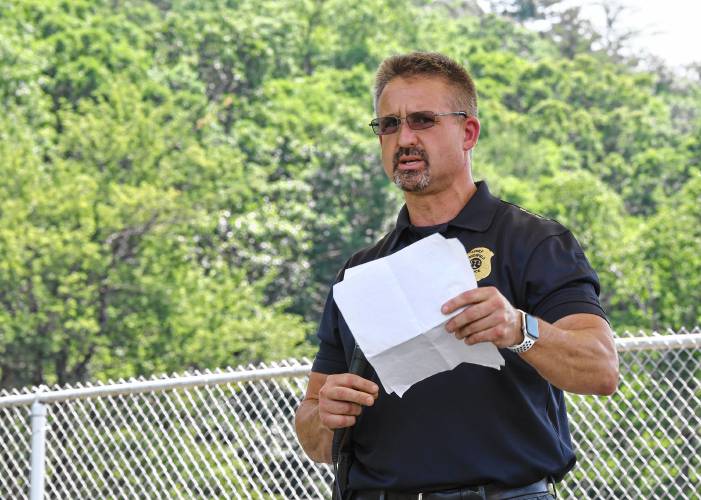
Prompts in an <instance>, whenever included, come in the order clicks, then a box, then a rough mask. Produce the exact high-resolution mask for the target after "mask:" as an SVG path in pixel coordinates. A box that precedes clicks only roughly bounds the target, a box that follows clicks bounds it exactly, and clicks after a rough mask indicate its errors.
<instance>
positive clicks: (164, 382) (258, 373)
mask: <svg viewBox="0 0 701 500" xmlns="http://www.w3.org/2000/svg"><path fill="white" fill-rule="evenodd" d="M698 348H701V333H696V330H694V333H686V334H675V335H653V336H650V337H633V338H617V339H616V349H617V350H618V352H630V351H644V350H646V351H649V350H658V351H659V350H670V349H698ZM310 370H311V363H305V364H296V363H295V364H292V365H289V366H273V367H265V366H264V367H259V368H254V367H249V368H246V369H237V370H233V369H229V370H227V371H221V372H215V373H211V372H209V373H202V374H194V375H174V376H172V377H168V378H154V379H150V380H131V381H124V382H116V383H110V384H104V385H103V384H100V385H90V386H87V387H76V388H67V389H53V390H52V389H49V388H48V387H46V386H39V387H35V388H33V389H32V392H28V393H24V394H12V395H8V396H0V408H7V407H12V406H28V405H31V404H32V403H34V402H40V403H56V402H59V401H66V400H71V399H89V398H97V397H106V396H121V395H129V394H141V393H146V392H161V391H168V390H172V389H183V388H191V387H202V386H212V385H221V384H229V383H237V382H248V381H253V380H268V379H273V378H285V377H301V376H305V375H308V374H309V371H310Z"/></svg>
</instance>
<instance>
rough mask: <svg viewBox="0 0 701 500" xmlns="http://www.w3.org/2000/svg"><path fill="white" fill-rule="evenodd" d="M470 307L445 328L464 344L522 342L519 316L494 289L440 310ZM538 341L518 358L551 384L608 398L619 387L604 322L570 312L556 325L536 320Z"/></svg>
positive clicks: (615, 359) (465, 296) (470, 293)
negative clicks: (570, 313) (538, 334)
mask: <svg viewBox="0 0 701 500" xmlns="http://www.w3.org/2000/svg"><path fill="white" fill-rule="evenodd" d="M465 305H469V306H470V307H468V308H467V309H465V310H464V311H463V312H461V313H460V314H458V315H457V316H456V317H454V318H453V319H451V320H450V321H449V322H448V324H447V325H446V328H447V329H448V331H449V332H451V333H453V334H454V335H455V336H456V338H459V339H462V340H464V341H465V343H466V344H476V343H478V342H493V343H494V344H495V345H497V346H498V347H508V346H512V345H516V344H518V343H520V342H521V341H522V340H523V334H522V333H521V315H520V314H519V313H518V311H517V310H516V309H515V308H514V307H513V306H511V304H510V303H509V301H508V300H506V298H505V297H504V296H503V295H502V294H501V293H500V292H499V291H498V290H497V289H496V288H494V287H484V288H477V289H474V290H470V291H468V292H465V293H462V294H460V295H458V296H457V297H455V298H453V299H451V300H450V301H448V302H447V303H446V304H445V305H444V307H443V309H442V311H443V312H444V313H446V314H447V313H450V312H452V311H454V310H455V309H457V308H459V307H461V306H465ZM538 327H539V332H540V339H539V340H538V342H536V344H535V346H533V348H532V349H530V350H529V351H527V352H525V353H523V354H521V356H522V357H523V359H524V360H525V361H526V362H528V363H529V364H530V365H531V366H533V368H535V369H536V370H537V371H538V373H540V375H541V376H542V377H543V378H545V379H546V380H547V381H548V382H550V383H551V384H553V385H554V386H556V387H558V388H560V389H562V390H565V391H569V392H575V393H578V394H599V395H610V394H613V393H614V392H615V391H616V387H617V386H618V355H617V353H616V346H615V344H614V341H613V333H612V332H611V328H610V327H609V325H608V323H606V321H605V320H604V319H603V318H600V317H599V316H596V315H594V314H572V315H570V316H566V317H564V318H562V319H560V320H559V321H557V322H555V324H550V323H546V322H545V321H543V320H541V319H538Z"/></svg>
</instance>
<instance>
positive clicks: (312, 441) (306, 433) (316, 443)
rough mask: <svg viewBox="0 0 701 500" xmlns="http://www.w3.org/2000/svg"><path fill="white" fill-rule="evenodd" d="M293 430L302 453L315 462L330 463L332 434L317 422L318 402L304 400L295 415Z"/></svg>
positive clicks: (319, 421)
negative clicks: (302, 450)
mask: <svg viewBox="0 0 701 500" xmlns="http://www.w3.org/2000/svg"><path fill="white" fill-rule="evenodd" d="M295 429H296V431H297V438H298V439H299V442H300V444H301V445H302V448H303V449H304V452H305V453H306V454H307V456H308V457H309V458H311V459H312V460H314V461H315V462H324V463H327V464H330V463H331V443H332V441H333V432H332V431H331V430H330V429H329V428H327V427H325V426H324V425H323V424H322V423H321V420H319V402H318V400H314V399H305V400H304V401H302V403H301V404H300V405H299V408H298V409H297V413H296V415H295Z"/></svg>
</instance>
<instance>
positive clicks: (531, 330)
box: [526, 314, 538, 340]
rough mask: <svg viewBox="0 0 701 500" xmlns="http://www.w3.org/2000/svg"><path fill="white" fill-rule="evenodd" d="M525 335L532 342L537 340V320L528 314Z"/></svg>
mask: <svg viewBox="0 0 701 500" xmlns="http://www.w3.org/2000/svg"><path fill="white" fill-rule="evenodd" d="M526 333H528V336H529V337H532V338H533V340H538V320H537V319H536V318H534V317H533V316H531V315H530V314H526Z"/></svg>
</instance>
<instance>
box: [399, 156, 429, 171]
mask: <svg viewBox="0 0 701 500" xmlns="http://www.w3.org/2000/svg"><path fill="white" fill-rule="evenodd" d="M423 164H424V160H423V158H421V157H420V156H402V157H401V158H400V159H399V164H398V167H399V169H400V170H415V169H417V168H421V167H422V166H423Z"/></svg>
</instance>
